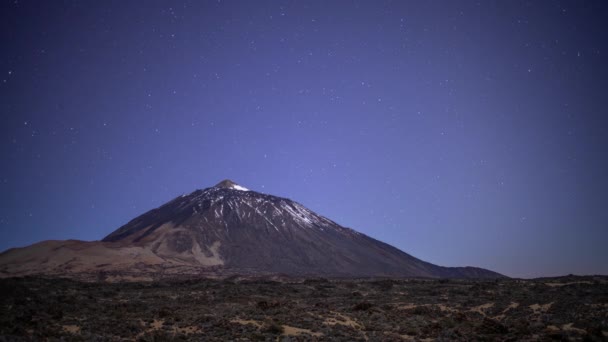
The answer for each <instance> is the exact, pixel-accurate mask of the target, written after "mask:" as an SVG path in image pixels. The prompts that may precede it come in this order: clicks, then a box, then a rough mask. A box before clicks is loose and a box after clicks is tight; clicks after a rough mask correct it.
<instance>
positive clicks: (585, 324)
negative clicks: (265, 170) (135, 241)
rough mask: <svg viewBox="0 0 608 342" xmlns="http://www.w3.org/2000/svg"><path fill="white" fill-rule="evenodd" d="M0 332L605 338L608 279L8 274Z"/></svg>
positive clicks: (14, 335) (64, 337)
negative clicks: (124, 278) (116, 279)
mask: <svg viewBox="0 0 608 342" xmlns="http://www.w3.org/2000/svg"><path fill="white" fill-rule="evenodd" d="M0 307H1V308H2V310H0V340H8V341H19V340H61V341H91V340H94V341H122V340H138V341H183V340H205V341H225V340H238V341H309V340H312V341H315V340H319V341H325V340H332V341H471V340H480V341H539V340H540V341H549V340H572V341H606V340H607V339H608V277H564V278H555V279H536V280H514V279H495V280H445V279H444V280H431V279H404V280H389V279H351V280H327V279H323V278H317V279H295V278H289V277H274V278H273V279H252V278H242V277H232V278H227V279H224V280H211V279H207V280H201V279H198V280H188V281H183V280H182V281H169V280H168V281H162V282H140V283H136V282H131V283H102V282H93V283H84V282H77V281H73V280H67V279H44V278H34V277H27V278H8V279H0Z"/></svg>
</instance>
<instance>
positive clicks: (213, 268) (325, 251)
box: [0, 180, 504, 279]
mask: <svg viewBox="0 0 608 342" xmlns="http://www.w3.org/2000/svg"><path fill="white" fill-rule="evenodd" d="M95 272H110V273H116V274H120V273H125V272H128V273H134V274H141V275H146V276H150V277H152V278H154V279H156V278H163V277H167V276H170V277H178V276H185V275H197V274H198V275H204V276H224V275H237V274H242V275H252V276H254V275H260V274H286V275H292V276H322V277H428V278H499V277H504V276H502V275H500V274H498V273H495V272H492V271H489V270H485V269H481V268H476V267H442V266H437V265H434V264H431V263H428V262H425V261H423V260H420V259H417V258H415V257H413V256H411V255H409V254H407V253H406V252H403V251H401V250H399V249H397V248H396V247H393V246H391V245H389V244H387V243H385V242H382V241H379V240H376V239H374V238H372V237H369V236H367V235H365V234H362V233H360V232H358V231H356V230H354V229H351V228H347V227H343V226H341V225H339V224H337V223H336V222H334V221H332V220H331V219H328V218H326V217H324V216H321V215H319V214H317V213H315V212H313V211H312V210H310V209H308V208H306V207H305V206H303V205H302V204H300V203H298V202H295V201H292V200H290V199H288V198H283V197H278V196H273V195H268V194H263V193H259V192H256V191H252V190H249V189H247V188H245V187H242V186H240V185H238V184H237V183H235V182H233V181H231V180H224V181H222V182H220V183H218V184H217V185H216V186H213V187H209V188H205V189H198V190H195V191H193V192H192V193H190V194H184V195H181V196H178V197H176V198H174V199H172V200H170V201H168V202H167V203H165V204H163V205H161V206H160V207H158V208H154V209H152V210H149V211H147V212H145V213H143V214H142V215H139V216H137V217H135V218H134V219H132V220H131V221H129V222H128V223H126V224H125V225H123V226H121V227H119V228H118V229H116V230H115V231H113V232H112V233H110V234H108V235H107V236H106V237H104V238H103V239H102V240H101V241H93V242H74V241H70V240H68V241H63V242H61V241H59V242H52V243H50V242H49V243H46V244H45V243H39V244H34V245H32V246H29V247H25V248H23V249H18V250H14V251H12V252H10V250H9V251H6V252H4V253H2V254H0V275H2V276H10V275H11V274H33V273H41V274H64V275H68V276H70V275H75V274H83V273H95Z"/></svg>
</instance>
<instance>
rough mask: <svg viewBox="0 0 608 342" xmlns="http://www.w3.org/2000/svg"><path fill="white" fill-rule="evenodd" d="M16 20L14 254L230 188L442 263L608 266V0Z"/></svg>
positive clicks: (10, 41) (10, 72)
mask: <svg viewBox="0 0 608 342" xmlns="http://www.w3.org/2000/svg"><path fill="white" fill-rule="evenodd" d="M0 6H1V8H0V28H1V29H0V36H1V42H2V45H1V49H2V53H1V54H0V106H1V107H0V113H1V120H2V121H1V122H2V124H1V126H0V133H1V134H0V139H2V140H1V141H2V143H1V144H0V193H1V194H2V195H1V196H0V250H4V249H7V248H10V247H14V246H24V245H27V244H31V243H34V242H37V241H40V240H45V239H69V238H72V239H84V240H95V239H100V238H102V237H104V236H105V235H107V234H109V233H110V232H112V231H113V230H114V229H116V228H117V227H119V226H120V225H122V224H124V223H126V222H127V221H129V220H130V219H132V218H134V217H135V216H137V215H139V214H141V213H143V212H144V211H147V210H149V209H151V208H154V207H157V206H159V205H161V204H163V203H164V202H166V201H168V200H170V199H172V198H174V197H175V196H177V195H179V194H182V193H189V192H191V191H194V190H195V189H199V188H205V187H209V186H212V185H214V184H215V183H217V182H219V181H220V180H222V179H224V178H230V179H233V180H234V181H236V182H238V183H240V184H242V185H243V186H246V187H248V188H250V189H253V190H256V191H260V192H265V193H270V194H275V195H279V196H283V197H288V198H291V199H294V200H296V201H298V202H300V203H302V204H304V205H305V206H307V207H309V208H311V209H312V210H314V211H317V212H318V213H320V214H322V215H325V216H327V217H329V218H331V219H333V220H335V221H336V222H338V223H340V224H342V225H344V226H348V227H352V228H354V229H356V230H358V231H361V232H363V233H365V234H367V235H370V236H372V237H374V238H377V239H380V240H382V241H385V242H388V243H390V244H393V245H394V246H396V247H398V248H400V249H402V250H404V251H406V252H408V253H410V254H412V255H414V256H416V257H419V258H421V259H424V260H427V261H430V262H433V263H437V264H440V265H446V266H456V265H461V266H464V265H475V266H480V267H485V268H489V269H492V270H494V271H497V272H500V273H503V274H506V275H509V276H518V277H535V276H550V275H563V274H568V273H575V274H591V273H594V274H597V273H602V274H608V248H606V244H607V242H608V208H607V204H608V198H607V194H608V179H607V175H608V162H607V158H608V157H607V156H608V153H607V151H606V150H607V147H608V135H607V129H608V113H607V111H606V108H608V95H607V91H608V63H606V61H607V60H608V24H606V23H607V22H608V3H607V2H605V1H584V2H583V1H572V2H560V1H535V2H531V3H526V2H520V1H499V2H494V1H480V4H478V3H477V2H468V1H466V2H457V1H441V2H439V1H420V2H413V1H411V2H410V1H393V2H381V1H349V2H340V1H319V2H310V1H285V2H263V1H242V2H225V1H213V2H212V1H207V2H203V1H188V2H177V1H175V2H156V1H145V2H144V1H101V2H96V1H79V2H71V1H38V2H36V1H14V2H13V1H3V2H2V3H1V5H0Z"/></svg>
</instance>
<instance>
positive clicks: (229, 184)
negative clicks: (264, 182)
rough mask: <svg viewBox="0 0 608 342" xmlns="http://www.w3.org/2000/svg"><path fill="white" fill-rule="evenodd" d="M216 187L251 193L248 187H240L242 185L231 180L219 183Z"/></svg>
mask: <svg viewBox="0 0 608 342" xmlns="http://www.w3.org/2000/svg"><path fill="white" fill-rule="evenodd" d="M215 187H216V188H226V189H234V190H240V191H249V189H247V188H246V187H244V186H240V185H238V184H236V183H235V182H233V181H231V180H230V179H224V180H223V181H221V182H219V183H217V185H215Z"/></svg>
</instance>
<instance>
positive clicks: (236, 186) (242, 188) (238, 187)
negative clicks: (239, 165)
mask: <svg viewBox="0 0 608 342" xmlns="http://www.w3.org/2000/svg"><path fill="white" fill-rule="evenodd" d="M230 188H232V189H234V190H240V191H249V189H247V188H246V187H244V186H240V185H238V184H234V185H231V186H230Z"/></svg>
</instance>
